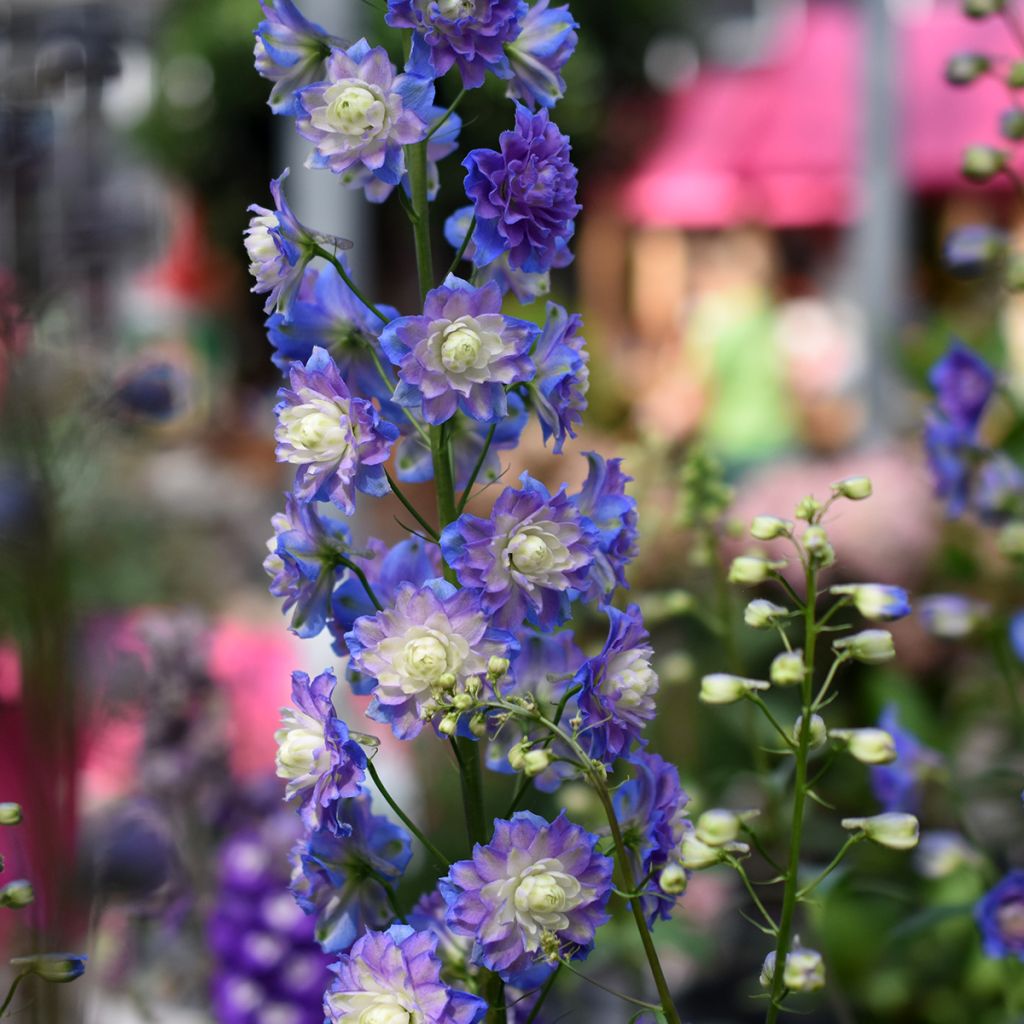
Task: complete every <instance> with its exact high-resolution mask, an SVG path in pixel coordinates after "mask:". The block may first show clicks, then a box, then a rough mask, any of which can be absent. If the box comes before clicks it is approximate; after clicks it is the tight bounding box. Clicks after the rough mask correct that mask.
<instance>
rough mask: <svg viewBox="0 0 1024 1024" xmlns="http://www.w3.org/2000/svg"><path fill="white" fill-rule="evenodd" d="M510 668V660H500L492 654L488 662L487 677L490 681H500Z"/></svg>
mask: <svg viewBox="0 0 1024 1024" xmlns="http://www.w3.org/2000/svg"><path fill="white" fill-rule="evenodd" d="M508 666H509V660H508V658H499V657H498V656H497V655H496V654H492V655H491V657H490V658H488V660H487V675H488V677H489V678H490V679H500V678H501V677H502V676H503V675H505V673H506V672H508Z"/></svg>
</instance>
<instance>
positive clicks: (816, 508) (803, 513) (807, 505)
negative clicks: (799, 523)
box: [796, 494, 822, 523]
mask: <svg viewBox="0 0 1024 1024" xmlns="http://www.w3.org/2000/svg"><path fill="white" fill-rule="evenodd" d="M821 509H822V504H821V502H820V501H818V499H817V498H814V497H812V496H811V495H809V494H808V495H807V497H806V498H801V499H800V502H799V503H798V504H797V506H796V517H797V519H803V520H804V521H805V522H808V523H809V522H810V521H811V520H812V519H813V518H814V517H815V516H816V515H817V514H818V513H819V512H820V511H821Z"/></svg>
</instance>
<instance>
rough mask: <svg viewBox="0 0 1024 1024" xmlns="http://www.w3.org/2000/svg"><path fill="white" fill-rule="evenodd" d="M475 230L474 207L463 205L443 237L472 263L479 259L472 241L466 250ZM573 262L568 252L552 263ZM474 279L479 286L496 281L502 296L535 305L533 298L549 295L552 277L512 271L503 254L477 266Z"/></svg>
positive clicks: (447, 224)
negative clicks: (475, 258) (511, 296)
mask: <svg viewBox="0 0 1024 1024" xmlns="http://www.w3.org/2000/svg"><path fill="white" fill-rule="evenodd" d="M472 229H473V207H472V206H463V207H462V209H460V210H456V211H455V213H453V214H452V215H451V216H450V217H448V219H447V220H445V222H444V237H445V239H446V240H447V242H448V244H449V245H450V246H451V247H452V248H453V249H454V250H455V251H456V252H459V251H460V250H461V251H462V258H463V259H465V260H469V261H470V262H471V263H472V262H473V260H474V257H475V256H476V246H474V245H473V240H472V238H470V240H469V242H468V243H466V245H465V248H463V242H464V241H465V239H466V235H467V234H468V233H469V232H470V231H472ZM571 262H572V253H570V252H569V250H568V249H565V250H563V254H562V258H561V260H560V261H559V262H556V263H554V264H552V266H555V267H563V266H568V265H569V264H570V263H571ZM473 280H474V281H475V282H476V283H477V284H478V285H479V284H487V283H488V282H489V281H493V282H494V283H495V284H496V285H497V286H498V287H499V288H500V289H501V292H502V294H503V295H505V294H508V292H511V293H512V294H513V295H514V296H515V297H516V300H517V301H518V302H520V303H522V304H523V305H524V306H525V305H528V304H529V303H531V302H533V300H534V299H537V298H540V297H541V296H542V295H547V294H548V292H550V291H551V274H550V273H549V272H548V271H546V270H545V271H544V272H543V273H539V274H528V273H527V272H526V271H525V270H513V269H512V268H511V267H510V266H509V263H508V253H507V252H503V253H502V254H501V255H500V256H499V257H498V258H497V259H496V260H492V261H491V262H490V263H488V264H487V266H485V267H477V268H476V269H475V270H474V272H473Z"/></svg>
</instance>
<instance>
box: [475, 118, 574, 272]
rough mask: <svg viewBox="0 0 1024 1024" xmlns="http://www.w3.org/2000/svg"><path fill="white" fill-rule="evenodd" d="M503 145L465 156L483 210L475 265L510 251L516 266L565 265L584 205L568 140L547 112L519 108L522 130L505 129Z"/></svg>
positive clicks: (479, 216)
mask: <svg viewBox="0 0 1024 1024" xmlns="http://www.w3.org/2000/svg"><path fill="white" fill-rule="evenodd" d="M498 145H499V147H500V148H499V149H498V150H493V149H474V150H472V151H471V152H470V153H469V155H468V156H467V157H466V159H465V160H463V161H462V166H463V167H465V168H466V171H467V172H468V173H467V174H466V195H467V196H468V197H469V198H470V199H471V200H472V202H473V212H474V213H475V215H476V230H475V231H474V232H473V244H474V247H475V250H474V255H473V262H474V263H475V264H476V265H477V266H478V267H482V266H486V265H487V264H488V263H491V262H493V261H494V260H496V259H497V258H498V257H499V256H500V255H501V254H502V253H505V252H507V253H508V262H509V266H510V267H511V268H512V269H513V270H525V271H527V272H528V273H539V272H542V271H545V270H549V269H550V268H551V267H553V266H563V265H564V264H565V262H566V256H567V253H568V244H569V239H570V238H572V235H573V231H574V230H575V227H574V223H573V222H574V220H575V218H576V214H577V213H578V212H579V210H580V207H579V205H578V204H577V202H576V168H575V167H574V166H573V164H572V161H571V160H570V159H569V139H568V137H567V136H565V135H563V134H562V133H561V132H560V131H559V130H558V127H557V125H555V124H553V123H552V122H551V120H550V119H549V117H548V112H547V110H543V109H542V110H540V111H539V112H538V113H535V114H531V113H530V111H529V110H527V109H526V107H524V106H517V107H516V126H515V129H514V130H512V131H504V132H502V133H501V135H500V136H499V139H498ZM569 259H571V256H570V257H569Z"/></svg>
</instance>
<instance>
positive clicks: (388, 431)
mask: <svg viewBox="0 0 1024 1024" xmlns="http://www.w3.org/2000/svg"><path fill="white" fill-rule="evenodd" d="M289 384H290V387H287V388H282V389H281V390H280V391H279V392H278V397H279V398H280V399H281V401H280V403H278V405H277V407H276V408H275V409H274V412H275V414H276V415H277V430H276V431H275V432H274V437H275V438H276V439H277V459H278V461H279V462H291V463H293V464H295V465H297V466H298V467H299V468H298V471H297V473H296V475H295V493H296V494H297V495H298V497H300V498H302V499H303V500H305V501H311V500H320V501H326V500H328V499H329V500H331V501H333V502H334V503H335V504H336V505H337V506H338V507H339V508H341V509H342V510H343V511H344V512H346V513H347V514H348V515H352V514H353V513H354V512H355V510H356V505H355V492H356V491H357V490H359V491H362V492H363V493H364V494H371V495H374V496H375V497H378V498H379V497H380V496H381V495H384V494H387V492H388V491H389V490H390V488H389V486H388V482H387V478H386V476H385V473H384V463H385V462H387V460H388V458H389V456H390V455H391V445H392V443H393V442H394V440H395V438H397V437H398V430H397V428H395V427H394V426H392V425H391V424H390V423H387V422H385V421H384V420H382V419H381V418H380V416H379V415H378V414H377V410H376V409H375V408H374V407H373V406H372V405H371V404H370V403H369V402H368V401H366V399H364V398H354V397H353V396H352V394H351V392H350V391H349V389H348V386H347V385H346V384H345V382H344V380H342V378H341V374H340V373H339V372H338V367H337V366H336V365H335V363H334V360H333V359H331V357H330V356H329V355H328V354H327V352H326V351H325V350H324V349H322V348H319V347H318V348H314V349H313V354H312V355H311V356H310V357H309V361H308V362H307V363H306V365H305V366H303V365H302V364H301V363H295V364H294V365H293V366H292V369H291V372H290V374H289Z"/></svg>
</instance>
